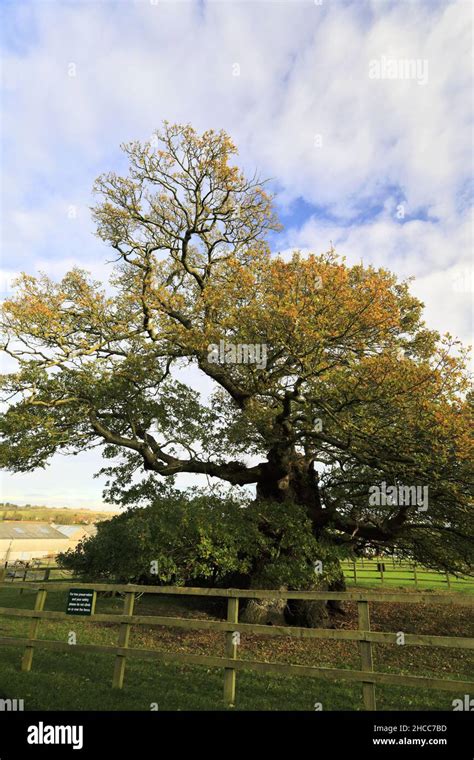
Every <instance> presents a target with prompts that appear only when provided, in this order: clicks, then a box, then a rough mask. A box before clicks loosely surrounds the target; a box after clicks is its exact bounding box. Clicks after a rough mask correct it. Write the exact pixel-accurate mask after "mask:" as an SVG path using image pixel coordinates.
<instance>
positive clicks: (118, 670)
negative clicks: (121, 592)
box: [112, 591, 135, 689]
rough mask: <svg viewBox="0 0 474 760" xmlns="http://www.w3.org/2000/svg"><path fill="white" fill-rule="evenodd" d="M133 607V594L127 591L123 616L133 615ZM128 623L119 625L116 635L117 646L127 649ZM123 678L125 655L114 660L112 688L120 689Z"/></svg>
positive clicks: (120, 655) (129, 627)
mask: <svg viewBox="0 0 474 760" xmlns="http://www.w3.org/2000/svg"><path fill="white" fill-rule="evenodd" d="M134 606H135V593H134V592H133V591H127V593H126V594H125V599H124V603H123V613H122V614H123V615H133V608H134ZM131 627H132V626H131V625H130V623H120V630H119V635H118V646H119V647H125V648H126V647H128V641H129V639H130V629H131ZM124 676H125V655H124V654H118V655H117V656H116V658H115V665H114V676H113V679H112V688H113V689H121V688H122V686H123V679H124Z"/></svg>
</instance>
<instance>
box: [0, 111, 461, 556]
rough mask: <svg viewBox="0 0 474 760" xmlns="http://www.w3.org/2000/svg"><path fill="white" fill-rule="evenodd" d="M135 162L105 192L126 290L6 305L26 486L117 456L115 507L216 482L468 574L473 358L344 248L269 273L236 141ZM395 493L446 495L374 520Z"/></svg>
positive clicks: (8, 446) (24, 293) (267, 221)
mask: <svg viewBox="0 0 474 760" xmlns="http://www.w3.org/2000/svg"><path fill="white" fill-rule="evenodd" d="M123 147H124V150H125V153H126V155H127V157H128V162H129V170H128V174H127V176H118V175H117V174H115V173H113V172H110V173H107V174H104V175H103V176H101V177H99V179H98V180H97V182H96V184H95V193H96V195H97V198H98V200H97V204H96V205H95V207H94V209H93V215H94V218H95V220H96V223H97V234H98V235H99V237H100V238H101V239H102V240H103V241H104V243H105V244H107V245H108V246H110V247H111V248H112V249H113V251H114V253H115V255H116V263H115V267H114V269H113V272H112V273H111V278H110V282H109V283H108V284H106V285H104V284H102V283H99V282H95V281H93V280H92V279H91V278H90V277H89V276H88V274H87V273H86V272H84V271H81V270H80V269H74V270H72V271H71V272H69V273H68V274H67V275H66V276H65V277H64V278H63V279H62V280H61V281H59V282H55V281H53V280H51V279H50V278H49V277H47V276H45V275H38V276H31V275H23V276H22V277H21V278H20V279H19V281H18V283H17V292H16V295H15V296H14V297H12V298H11V299H9V300H7V301H6V302H5V303H4V304H3V309H2V313H3V317H2V320H3V331H4V335H5V338H4V345H3V348H4V350H5V351H6V352H7V353H8V354H10V356H12V357H14V358H15V359H16V360H17V362H18V369H17V370H16V371H14V372H12V373H9V374H5V375H4V376H3V378H2V387H3V392H4V398H5V400H6V401H7V402H8V406H7V409H6V412H5V413H4V415H3V416H2V421H1V433H2V438H3V441H2V449H1V462H2V465H3V466H4V467H7V468H9V469H11V470H13V471H15V472H26V471H29V470H32V469H34V468H37V467H41V466H44V465H45V464H46V463H47V462H48V460H49V459H50V457H51V456H52V455H53V454H54V453H55V452H57V451H60V452H63V453H76V452H79V451H84V450H87V449H89V448H91V447H96V446H101V447H102V448H103V451H104V455H105V457H106V458H109V459H114V462H113V463H112V465H111V467H110V468H107V471H108V472H109V474H110V476H111V483H110V491H109V496H110V498H111V499H112V500H114V499H115V500H117V501H119V502H121V503H132V502H133V501H134V500H135V502H136V503H139V502H140V499H141V498H143V497H144V496H146V497H148V496H150V494H152V493H153V489H154V488H155V486H156V483H157V482H159V481H161V480H162V479H163V478H165V479H166V478H170V479H171V480H172V479H174V477H175V476H176V475H179V474H181V473H191V474H195V475H205V476H209V477H213V478H218V479H220V480H221V481H223V482H225V483H227V484H230V486H233V487H236V486H252V485H253V486H255V488H256V501H255V503H256V504H258V503H260V504H261V503H262V502H269V503H270V502H271V503H281V504H287V505H290V504H291V505H298V506H300V507H303V508H304V514H305V515H306V517H307V519H308V521H309V523H308V524H309V525H310V526H311V528H310V529H311V532H312V535H313V536H314V537H316V538H319V539H321V540H323V539H324V540H325V541H330V542H332V543H333V545H339V546H343V547H345V548H346V549H347V550H351V551H355V552H360V551H362V550H363V549H364V548H365V547H367V546H371V547H379V548H380V547H387V546H389V547H396V548H397V551H399V553H401V554H407V555H409V556H414V557H416V558H417V559H418V560H420V561H423V562H426V563H427V564H433V565H435V566H443V567H446V568H448V569H450V570H452V571H457V570H462V571H466V570H468V569H469V567H470V565H471V563H472V538H473V511H472V466H471V461H472V432H471V431H472V417H473V415H472V392H470V391H469V387H470V386H469V377H468V372H467V369H466V356H467V351H466V349H464V348H463V347H462V346H460V344H459V343H458V342H457V341H456V340H455V339H454V338H452V337H451V336H450V335H445V336H443V337H441V336H440V335H439V334H438V333H437V332H435V331H433V330H430V329H429V328H428V327H427V326H426V324H425V323H424V321H423V314H422V311H423V304H422V303H421V302H420V301H419V300H418V299H417V298H415V297H414V296H413V295H412V294H411V293H410V288H409V283H408V282H400V281H399V280H398V279H397V278H396V276H395V275H394V274H392V273H390V272H389V271H387V270H385V269H375V268H373V267H371V266H364V265H363V264H357V265H355V266H349V265H348V264H347V262H346V261H345V260H344V259H342V258H341V257H339V256H338V255H337V254H336V252H335V251H334V250H332V249H331V250H329V251H328V252H326V253H323V254H314V253H311V254H303V253H301V252H299V251H295V252H294V253H293V254H292V255H291V256H282V255H274V254H272V253H271V251H270V248H269V245H268V242H267V238H268V233H269V231H277V230H278V229H279V223H278V220H277V219H276V216H275V214H274V212H273V199H272V196H271V195H270V194H269V193H268V192H267V191H266V189H265V183H263V182H261V181H260V180H259V178H258V177H256V176H254V177H252V178H250V179H249V178H246V177H245V176H244V174H243V173H242V172H241V171H240V170H239V169H238V168H237V167H236V166H234V165H232V160H233V157H234V154H235V153H236V149H235V147H234V145H233V144H232V142H231V140H230V139H229V137H228V135H227V134H225V133H224V132H214V131H212V130H211V131H207V132H205V133H203V134H202V135H199V134H197V133H196V132H195V130H194V129H193V128H192V127H190V126H182V125H170V124H168V123H165V124H164V127H163V129H162V130H161V131H157V132H156V134H155V135H154V137H153V139H152V140H150V141H149V142H146V143H140V142H132V143H130V144H127V145H125V146H123ZM222 345H224V353H222V351H221V352H220V353H219V352H217V360H216V347H222ZM225 346H231V347H233V348H234V353H232V352H231V353H230V354H227V353H226V352H225ZM236 346H237V347H244V348H245V347H246V350H247V360H241V361H239V360H236V356H237V354H236V352H235V347H236ZM255 346H259V347H264V349H265V351H264V353H263V351H261V353H260V356H261V357H262V356H263V357H264V361H260V362H255V361H252V352H251V351H250V352H249V348H248V347H255ZM212 347H214V348H212ZM249 357H250V358H249ZM241 358H242V357H241ZM199 375H202V376H203V377H204V378H206V380H207V382H208V383H210V384H211V388H212V390H211V392H210V393H209V394H207V393H204V392H200V391H199V390H197V388H196V378H197V377H198V376H199ZM117 457H118V458H119V460H120V461H119V463H118V464H117V459H116V458H117ZM137 474H142V475H143V476H144V477H143V479H142V480H141V481H140V482H139V483H138V484H137V482H136V479H135V480H134V478H136V476H137ZM377 484H386V485H387V487H394V488H401V487H408V488H417V487H418V488H428V489H429V490H428V493H429V499H428V504H427V508H426V509H425V508H424V507H423V508H420V504H419V503H416V502H415V501H414V500H413V499H408V500H405V501H403V500H401V501H400V500H398V501H397V499H388V500H386V499H381V500H379V503H375V504H374V503H373V500H372V502H371V501H370V499H369V494H370V489H371V487H373V486H374V485H377ZM288 508H289V507H288Z"/></svg>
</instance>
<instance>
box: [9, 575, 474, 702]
mask: <svg viewBox="0 0 474 760" xmlns="http://www.w3.org/2000/svg"><path fill="white" fill-rule="evenodd" d="M17 586H20V587H24V588H28V589H30V590H31V589H34V590H35V591H36V598H35V604H34V609H32V610H25V609H16V608H11V607H0V616H1V615H5V616H14V617H21V618H30V619H31V627H30V632H29V637H28V638H17V637H5V636H2V637H0V646H15V647H16V646H21V647H24V648H25V649H24V655H23V660H22V670H24V671H29V670H31V667H32V662H33V653H34V650H35V649H36V648H38V647H42V648H46V649H52V650H70V645H69V644H68V643H66V642H63V641H52V640H49V639H39V638H38V632H39V626H40V622H41V620H52V621H55V620H66V619H71V618H69V617H68V616H67V615H66V613H65V612H56V611H49V610H45V609H44V607H45V603H46V598H47V594H48V593H49V592H51V591H65V590H68V589H70V588H78V589H91V590H94V591H95V592H99V591H107V592H110V591H115V592H118V593H122V594H124V606H123V612H122V614H117V613H115V614H102V613H98V614H93V615H92V616H90V617H89V616H75V618H74V619H80V620H83V621H88V622H91V623H117V624H119V633H118V639H117V645H116V646H105V645H95V644H77V645H75V647H74V648H75V650H76V651H83V652H100V653H108V654H111V655H115V663H114V672H113V678H112V686H113V687H114V688H118V689H121V688H122V686H123V682H124V676H125V665H126V660H127V658H130V657H140V658H147V659H154V660H158V661H160V662H165V663H166V662H173V663H186V664H188V665H204V666H206V667H207V668H209V667H222V668H224V700H225V704H226V705H228V706H232V705H234V704H235V691H236V674H237V671H238V670H252V671H257V672H260V673H278V674H280V675H284V676H307V677H314V678H325V679H335V680H339V679H340V680H343V681H352V682H354V681H356V682H360V683H361V684H362V691H363V701H364V707H365V709H367V710H375V709H376V700H375V686H376V684H392V685H396V686H408V687H421V688H426V689H440V690H445V691H451V692H457V693H460V694H465V693H470V692H471V693H472V691H473V690H474V682H473V681H461V680H448V679H445V678H428V677H422V676H407V675H399V674H395V673H382V672H376V671H374V663H373V652H372V647H373V644H397V643H398V641H397V636H398V634H397V633H387V632H379V631H371V628H370V614H369V603H378V602H385V603H387V602H394V603H403V604H413V603H415V604H416V603H428V604H443V605H446V604H447V605H453V606H469V607H474V599H473V598H472V597H469V596H462V595H457V594H449V595H448V594H443V595H435V594H423V593H421V592H417V593H416V594H392V593H377V592H367V593H359V592H355V591H352V592H351V591H346V592H338V593H333V592H316V591H299V592H296V591H291V592H289V591H276V590H275V591H274V590H255V589H252V590H241V589H214V588H211V589H208V588H187V587H174V586H142V585H132V584H127V585H119V584H105V583H95V584H87V583H82V584H81V583H70V582H67V583H64V582H54V581H52V582H49V583H47V584H35V583H33V582H31V581H30V582H26V583H22V582H20V583H18V584H17ZM2 588H11V585H10V584H8V583H6V582H4V581H2V580H1V578H0V592H1V590H2ZM136 594H164V595H167V596H170V595H171V596H194V597H196V596H204V597H223V598H227V620H225V621H217V620H200V619H189V618H181V617H167V616H157V615H135V614H134V603H135V595H136ZM283 598H284V599H305V600H323V601H327V600H333V601H342V602H344V601H351V602H356V603H357V609H358V630H335V629H328V628H300V627H292V626H288V627H286V626H276V625H274V626H267V625H252V624H249V623H239V622H238V620H239V600H240V599H283ZM132 625H138V626H139V625H147V626H155V625H156V626H166V627H172V628H184V629H188V630H212V631H222V632H223V633H224V634H225V657H216V656H208V655H195V654H184V653H168V652H162V651H157V650H152V649H140V648H132V647H129V638H130V631H131V627H132ZM237 632H238V633H239V634H245V633H253V634H261V635H265V636H286V637H289V638H297V639H314V638H316V639H326V640H345V641H357V642H359V651H360V669H359V670H349V669H344V668H327V667H320V666H305V665H290V664H286V663H279V662H260V661H256V660H240V659H238V657H237V650H238V646H237V640H236V639H237V637H236V636H235V634H236V633H237ZM405 645H406V646H430V647H451V648H453V649H474V639H473V638H464V637H451V636H428V635H419V634H408V633H407V634H405Z"/></svg>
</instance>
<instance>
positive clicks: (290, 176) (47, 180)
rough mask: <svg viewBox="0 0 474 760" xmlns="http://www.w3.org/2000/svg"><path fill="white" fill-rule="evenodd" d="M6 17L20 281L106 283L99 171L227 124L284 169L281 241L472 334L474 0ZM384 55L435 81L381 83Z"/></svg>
mask: <svg viewBox="0 0 474 760" xmlns="http://www.w3.org/2000/svg"><path fill="white" fill-rule="evenodd" d="M3 16H4V18H3V21H4V34H3V59H4V66H3V70H4V77H3V94H2V102H3V111H4V115H5V118H4V126H3V134H2V137H3V141H4V151H3V155H4V188H5V191H6V192H4V197H3V201H2V227H1V244H2V250H3V260H2V271H3V277H2V282H4V284H5V283H6V282H9V281H10V279H11V275H12V274H13V273H14V272H17V271H21V270H26V271H29V272H35V271H37V270H38V269H41V270H43V271H46V272H48V273H49V274H51V275H52V276H55V277H59V276H61V275H62V274H63V273H64V272H65V271H66V270H67V269H68V268H70V266H72V265H79V266H81V267H83V268H86V269H89V270H91V271H92V272H93V274H94V276H96V277H99V278H102V277H105V274H106V269H107V268H106V265H105V263H104V262H105V260H106V259H107V258H110V252H109V251H108V250H107V249H106V248H104V247H103V245H102V244H101V243H100V242H99V241H98V240H97V239H96V238H94V236H93V227H92V225H91V221H90V217H89V211H88V209H89V206H90V205H91V203H92V201H93V199H92V197H91V192H90V191H91V186H92V182H93V180H94V178H95V177H96V176H97V175H98V174H99V173H101V172H103V171H106V170H109V169H115V170H116V171H120V170H121V169H122V168H123V166H124V164H123V158H122V156H121V154H120V150H119V148H118V146H119V144H120V143H121V142H123V141H127V140H130V139H135V138H139V139H147V138H148V137H149V136H150V135H151V133H152V131H153V130H154V129H155V128H156V127H157V126H158V125H159V124H160V122H161V121H162V120H163V119H168V120H169V121H182V122H191V123H192V124H193V125H194V126H195V127H196V128H197V129H199V130H202V129H206V128H209V127H213V128H216V129H220V128H224V129H226V130H227V131H228V132H229V133H230V134H231V136H232V137H233V139H234V141H235V142H236V144H237V145H238V147H239V150H240V161H241V163H242V165H243V167H244V168H245V169H247V170H249V171H253V169H254V168H257V170H258V171H259V172H260V174H261V175H262V176H264V177H270V178H272V180H271V186H272V187H273V189H274V190H275V191H276V192H277V204H278V206H279V209H280V211H281V212H282V214H283V215H284V218H285V221H286V230H285V232H284V234H283V235H282V237H281V240H280V241H279V242H277V241H276V240H274V239H272V244H273V245H274V248H275V250H285V249H288V248H291V247H294V246H298V247H300V248H304V249H311V250H316V251H318V250H326V249H327V247H328V244H329V241H330V240H332V241H333V243H334V245H335V246H336V248H338V249H339V250H340V251H341V253H344V254H345V255H347V257H348V259H349V260H359V259H360V258H362V259H363V260H364V261H365V262H367V263H369V262H370V263H374V264H376V265H378V266H386V267H388V268H390V269H392V270H394V271H396V272H397V273H398V274H400V276H402V277H407V276H411V275H415V276H416V281H415V283H414V285H413V289H414V292H415V293H416V294H417V295H419V296H420V297H421V298H422V300H424V302H425V304H426V316H427V320H428V322H429V324H431V325H432V326H433V327H436V328H438V329H440V330H441V331H442V332H444V331H446V330H449V331H450V332H451V333H453V334H456V335H459V336H460V337H462V338H463V339H464V340H469V338H470V335H471V332H472V308H471V303H472V279H471V273H472V263H471V255H472V226H471V223H470V218H469V213H470V188H471V185H470V175H471V174H472V149H471V129H472V97H471V86H472V81H471V66H470V53H471V47H472V32H471V17H472V6H471V3H470V1H469V0H467V1H465V0H453V1H451V0H410V1H409V0H406V1H405V0H397V2H394V1H392V0H323V2H322V3H321V4H319V3H315V2H313V0H303V1H302V2H294V1H293V0H288V1H287V2H279V3H277V2H275V3H274V2H264V1H262V2H257V0H255V1H253V0H252V2H178V1H177V0H171V1H166V0H158V2H150V1H147V0H143V1H140V2H133V1H131V2H108V1H107V0H106V1H105V2H96V3H69V2H62V1H61V0H52V1H51V2H43V3H35V2H25V3H20V4H16V3H10V4H7V5H4V7H3ZM373 61H377V62H379V64H380V65H382V63H381V62H385V63H384V64H383V65H385V64H386V63H387V61H388V62H395V64H394V65H395V67H396V66H397V65H398V66H399V67H400V71H402V69H401V64H400V63H399V62H404V61H408V62H414V66H415V68H414V69H413V70H414V71H415V72H416V71H417V70H418V71H420V72H421V71H422V70H423V71H424V72H425V74H426V76H424V77H423V78H421V77H419V76H418V77H417V76H412V77H403V76H400V77H399V78H395V79H393V78H389V77H384V76H381V77H380V78H373V77H371V75H370V71H371V65H372V62H373ZM417 65H418V69H417V68H416V67H417ZM422 79H423V81H421V80H422ZM301 209H303V211H301ZM400 209H402V210H403V211H402V215H400V213H401V212H400ZM71 210H72V213H71ZM7 287H8V286H6V288H7ZM6 288H5V289H6ZM4 293H5V290H4V291H2V294H1V295H2V297H4ZM88 461H89V460H88ZM84 471H85V469H84ZM49 472H50V473H51V472H52V470H51V469H50V471H49ZM50 476H51V475H49V476H48V477H50ZM44 482H45V484H46V483H47V478H46V476H45V481H44ZM45 487H46V486H45ZM98 493H99V492H98V491H97V494H98Z"/></svg>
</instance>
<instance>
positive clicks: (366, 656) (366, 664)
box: [357, 602, 377, 710]
mask: <svg viewBox="0 0 474 760" xmlns="http://www.w3.org/2000/svg"><path fill="white" fill-rule="evenodd" d="M357 613H358V617H359V631H370V614H369V603H368V602H357ZM359 649H360V661H361V670H366V671H372V670H373V669H374V663H373V659H372V642H371V641H360V642H359ZM362 695H363V698H364V707H365V709H366V710H376V709H377V708H376V706H375V684H374V683H370V682H365V681H363V682H362Z"/></svg>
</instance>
